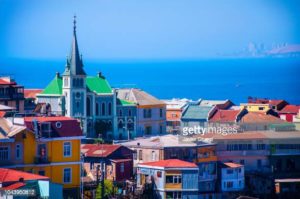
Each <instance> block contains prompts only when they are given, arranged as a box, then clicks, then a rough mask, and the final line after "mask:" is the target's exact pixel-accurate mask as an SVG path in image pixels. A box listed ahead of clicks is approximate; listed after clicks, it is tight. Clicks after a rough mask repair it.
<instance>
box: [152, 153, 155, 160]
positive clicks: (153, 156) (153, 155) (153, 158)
mask: <svg viewBox="0 0 300 199" xmlns="http://www.w3.org/2000/svg"><path fill="white" fill-rule="evenodd" d="M155 155H156V154H155V151H152V161H155V159H156V158H155Z"/></svg>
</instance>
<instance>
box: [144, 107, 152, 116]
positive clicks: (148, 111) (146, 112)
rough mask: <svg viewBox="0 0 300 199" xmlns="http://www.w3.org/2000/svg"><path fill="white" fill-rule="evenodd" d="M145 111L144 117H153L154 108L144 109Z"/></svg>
mask: <svg viewBox="0 0 300 199" xmlns="http://www.w3.org/2000/svg"><path fill="white" fill-rule="evenodd" d="M143 113H144V118H151V116H152V110H151V109H144V110H143Z"/></svg>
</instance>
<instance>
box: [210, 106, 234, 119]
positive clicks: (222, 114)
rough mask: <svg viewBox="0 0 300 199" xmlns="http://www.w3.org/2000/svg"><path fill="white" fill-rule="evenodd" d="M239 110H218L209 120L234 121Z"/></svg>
mask: <svg viewBox="0 0 300 199" xmlns="http://www.w3.org/2000/svg"><path fill="white" fill-rule="evenodd" d="M239 113H240V110H220V109H219V110H218V111H217V112H216V113H215V114H214V115H213V116H212V117H211V118H210V120H209V121H210V122H236V118H237V116H238V114H239Z"/></svg>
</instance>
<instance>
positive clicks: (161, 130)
mask: <svg viewBox="0 0 300 199" xmlns="http://www.w3.org/2000/svg"><path fill="white" fill-rule="evenodd" d="M162 133H163V126H162V125H160V126H159V134H162Z"/></svg>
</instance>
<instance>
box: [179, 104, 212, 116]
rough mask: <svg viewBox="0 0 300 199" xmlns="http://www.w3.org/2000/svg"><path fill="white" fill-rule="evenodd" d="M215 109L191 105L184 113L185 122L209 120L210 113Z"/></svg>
mask: <svg viewBox="0 0 300 199" xmlns="http://www.w3.org/2000/svg"><path fill="white" fill-rule="evenodd" d="M212 108H213V107H211V106H199V105H196V104H190V105H189V106H188V107H187V108H186V110H185V111H184V113H183V116H182V119H184V120H207V117H208V113H209V111H210V110H211V109H212Z"/></svg>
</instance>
